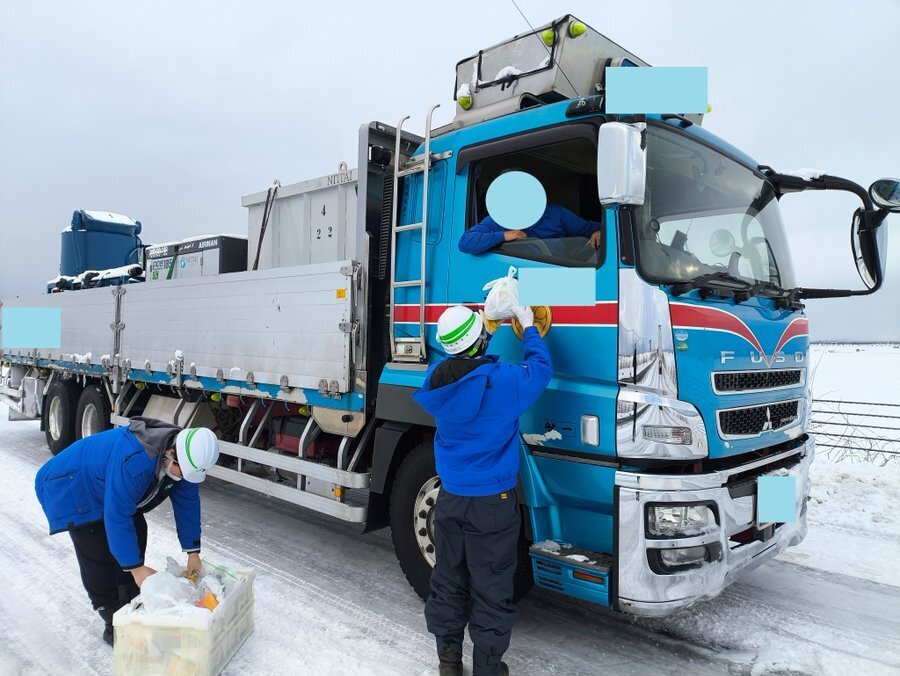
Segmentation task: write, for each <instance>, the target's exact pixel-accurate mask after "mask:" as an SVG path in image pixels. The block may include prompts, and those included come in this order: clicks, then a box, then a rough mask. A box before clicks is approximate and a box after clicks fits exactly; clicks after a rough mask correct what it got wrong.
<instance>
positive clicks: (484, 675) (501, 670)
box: [472, 646, 509, 676]
mask: <svg viewBox="0 0 900 676" xmlns="http://www.w3.org/2000/svg"><path fill="white" fill-rule="evenodd" d="M500 657H501V656H500V655H490V654H488V653H486V652H484V651H483V650H481V649H480V648H478V646H475V651H474V653H473V654H472V676H509V667H508V666H506V662H501V661H500Z"/></svg>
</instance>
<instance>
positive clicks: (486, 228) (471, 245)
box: [459, 216, 504, 254]
mask: <svg viewBox="0 0 900 676" xmlns="http://www.w3.org/2000/svg"><path fill="white" fill-rule="evenodd" d="M503 234H504V229H503V228H502V227H501V226H499V225H498V224H497V222H496V221H494V219H493V218H491V217H490V216H486V217H485V219H484V220H483V221H481V223H479V224H478V225H473V226H472V227H471V228H469V229H468V230H466V231H465V232H464V233H463V236H462V237H460V238H459V250H460V251H462V252H463V253H467V254H480V253H484V252H485V251H488V250H490V249H493V248H494V247H495V246H497V245H498V244H502V243H503V241H504V236H503Z"/></svg>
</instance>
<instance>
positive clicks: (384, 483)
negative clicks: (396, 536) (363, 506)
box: [363, 420, 434, 533]
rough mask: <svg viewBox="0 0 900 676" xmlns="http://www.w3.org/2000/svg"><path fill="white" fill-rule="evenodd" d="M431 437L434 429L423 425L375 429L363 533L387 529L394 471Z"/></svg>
mask: <svg viewBox="0 0 900 676" xmlns="http://www.w3.org/2000/svg"><path fill="white" fill-rule="evenodd" d="M433 435H434V428H433V427H427V426H423V425H415V424H412V423H406V422H396V421H392V420H386V421H384V422H382V423H381V424H379V425H378V427H377V428H376V430H375V442H374V446H373V449H372V468H371V483H370V485H369V509H368V516H367V518H366V527H365V529H364V530H363V532H365V533H369V532H371V531H374V530H379V529H381V528H386V527H387V526H388V525H389V522H390V501H391V490H392V488H393V484H394V478H395V477H396V476H397V470H398V469H399V467H400V464H401V463H402V462H403V459H404V458H405V457H406V456H407V455H409V452H410V451H411V450H412V449H413V448H415V447H416V446H417V445H418V444H419V443H421V442H422V441H423V440H425V439H428V438H429V437H433Z"/></svg>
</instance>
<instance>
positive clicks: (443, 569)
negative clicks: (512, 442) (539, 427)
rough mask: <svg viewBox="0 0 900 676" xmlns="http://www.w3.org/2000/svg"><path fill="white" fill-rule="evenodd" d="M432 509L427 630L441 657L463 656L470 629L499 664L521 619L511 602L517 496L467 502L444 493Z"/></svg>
mask: <svg viewBox="0 0 900 676" xmlns="http://www.w3.org/2000/svg"><path fill="white" fill-rule="evenodd" d="M434 509H435V512H434V544H435V558H436V564H435V567H434V571H433V572H432V574H431V593H430V594H429V596H428V600H427V601H426V603H425V621H426V623H427V625H428V631H430V632H431V633H432V634H434V635H435V637H436V638H437V648H438V653H439V654H440V653H441V652H443V651H445V650H447V649H451V650H455V651H456V652H459V653H462V641H463V631H464V629H465V627H466V625H467V624H468V626H469V637H470V638H471V639H472V643H474V644H475V648H476V651H480V652H481V653H482V654H483V656H485V657H487V663H489V664H497V663H499V661H500V657H501V656H502V655H503V653H505V652H506V649H507V648H509V638H510V634H511V633H512V627H513V624H515V622H516V618H517V617H518V616H519V611H518V610H517V609H516V606H515V604H514V603H513V583H514V578H515V573H516V559H517V554H518V542H519V529H520V527H521V521H522V516H521V512H520V508H519V501H518V496H517V495H516V491H515V489H514V488H511V489H510V490H508V491H506V492H505V493H498V494H496V495H486V496H480V497H463V496H459V495H453V494H452V493H447V492H446V491H445V490H444V489H443V488H441V492H440V494H439V496H438V500H437V504H436V505H435V508H434ZM470 604H471V605H470ZM470 608H471V610H470Z"/></svg>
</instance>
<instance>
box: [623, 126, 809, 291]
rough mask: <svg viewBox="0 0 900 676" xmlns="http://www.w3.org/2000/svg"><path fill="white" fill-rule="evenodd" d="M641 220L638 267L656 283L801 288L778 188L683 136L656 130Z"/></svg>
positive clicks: (650, 139) (650, 133) (650, 131)
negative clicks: (708, 279)
mask: <svg viewBox="0 0 900 676" xmlns="http://www.w3.org/2000/svg"><path fill="white" fill-rule="evenodd" d="M635 217H636V233H635V235H636V237H637V250H638V251H637V253H638V257H637V258H638V261H637V262H638V268H639V270H640V271H641V274H642V275H643V276H644V277H646V278H648V279H649V280H652V281H655V282H659V283H676V282H691V281H695V280H698V278H701V277H704V276H710V275H712V276H713V277H719V278H728V279H730V278H738V279H737V280H735V281H736V282H737V283H738V284H739V283H740V281H741V280H743V281H745V282H747V284H763V285H769V286H772V285H775V286H778V287H780V288H782V289H790V288H792V287H793V286H795V283H794V272H793V267H792V264H791V259H790V255H789V252H788V248H787V243H786V241H785V237H784V227H783V225H782V222H781V213H780V210H779V208H778V200H777V198H776V195H775V190H774V189H773V187H772V186H771V184H769V183H768V182H767V181H766V180H765V179H763V178H761V177H760V176H759V175H757V174H755V173H754V172H753V171H751V170H750V169H748V168H747V167H745V166H744V165H742V164H739V163H738V162H736V161H734V160H732V159H730V158H728V157H726V156H725V155H722V154H720V153H718V152H716V151H715V150H712V149H711V148H709V147H707V146H706V145H703V144H701V143H699V142H697V141H694V140H692V139H690V138H688V137H686V136H685V135H683V134H679V133H677V132H675V131H668V130H665V129H661V128H659V127H655V126H648V128H647V193H646V199H645V201H644V204H643V205H642V206H641V207H639V208H638V209H637V210H636V212H635ZM716 273H718V274H716Z"/></svg>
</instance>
